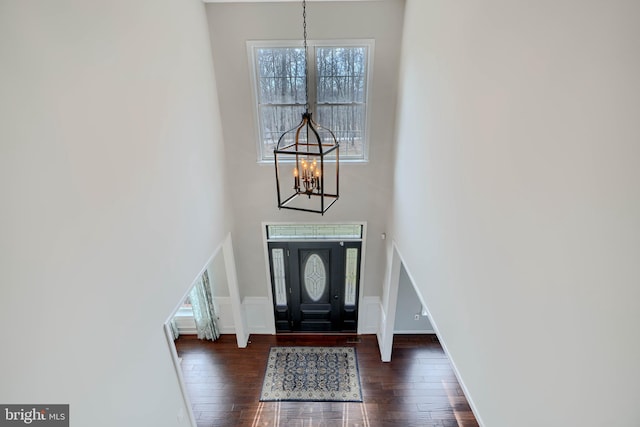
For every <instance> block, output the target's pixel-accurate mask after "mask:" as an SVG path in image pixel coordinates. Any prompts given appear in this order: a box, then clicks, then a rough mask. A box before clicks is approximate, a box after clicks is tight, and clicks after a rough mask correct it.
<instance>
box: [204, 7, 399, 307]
mask: <svg viewBox="0 0 640 427" xmlns="http://www.w3.org/2000/svg"><path fill="white" fill-rule="evenodd" d="M403 6H404V3H403V2H402V1H400V0H393V1H385V2H379V1H373V2H340V3H335V2H328V3H317V2H313V3H309V4H307V23H308V33H309V38H310V39H336V38H338V39H339V38H352V39H362V38H374V39H375V57H374V69H373V87H372V91H371V94H370V95H371V98H370V100H371V102H372V116H371V123H372V132H371V148H370V162H369V163H368V164H347V163H344V162H343V163H341V165H340V200H339V201H338V202H336V204H335V205H333V206H332V207H331V209H329V211H328V212H327V213H326V214H325V215H324V216H320V215H317V214H310V213H305V212H295V211H288V210H282V211H279V210H278V208H277V202H276V187H275V175H274V170H273V169H274V168H273V165H272V164H267V165H264V164H262V165H259V164H257V152H256V141H255V139H256V130H255V122H254V117H253V114H254V113H253V111H254V108H253V102H254V99H253V97H252V95H251V85H250V78H249V68H248V58H247V47H246V42H247V40H283V39H290V40H301V39H302V7H301V5H300V3H298V2H293V3H264V4H258V3H244V4H230V3H226V4H207V6H206V8H207V17H208V20H209V25H210V31H211V38H212V48H213V57H214V63H215V67H216V75H217V77H218V78H217V82H218V90H219V92H220V100H221V105H223V106H224V108H223V109H222V124H223V128H224V135H225V141H227V146H226V152H227V161H228V165H229V171H230V189H231V198H232V203H233V207H234V214H235V219H236V224H237V227H236V228H235V229H234V249H235V255H236V261H237V263H238V281H239V285H240V292H241V295H242V297H266V296H267V292H268V286H270V285H269V283H267V274H266V272H265V269H266V268H268V266H267V265H266V264H265V256H264V253H263V250H264V246H263V242H262V236H263V231H262V229H261V226H262V223H263V222H288V221H291V222H344V221H366V222H367V230H368V232H369V236H370V238H369V239H368V240H367V247H366V248H365V250H366V257H367V260H369V259H370V260H372V261H371V262H369V261H367V262H366V264H365V272H364V276H363V282H361V284H362V285H363V287H364V292H363V295H365V296H379V295H380V293H381V287H382V279H383V277H384V263H380V262H377V260H380V259H384V253H385V251H384V245H383V242H382V241H381V240H380V238H379V236H380V234H381V233H382V232H383V231H385V229H384V227H385V225H386V223H387V218H388V213H389V206H390V205H389V202H390V199H391V184H390V181H391V176H392V174H391V168H390V165H391V162H390V160H389V158H390V156H391V154H392V139H393V129H394V118H395V100H396V95H397V75H398V74H397V73H398V59H399V50H398V46H399V44H400V36H401V31H402V17H403ZM363 17H366V19H363Z"/></svg>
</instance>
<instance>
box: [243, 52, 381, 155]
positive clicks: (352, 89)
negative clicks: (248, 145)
mask: <svg viewBox="0 0 640 427" xmlns="http://www.w3.org/2000/svg"><path fill="white" fill-rule="evenodd" d="M307 44H308V54H309V58H308V59H309V67H308V73H309V75H308V77H309V87H308V97H309V109H310V110H311V112H312V114H313V118H314V120H315V121H316V122H317V123H318V124H320V125H322V126H323V127H326V128H329V129H331V130H332V131H333V133H334V134H335V136H336V138H337V139H338V141H339V142H340V160H347V161H366V160H367V158H368V140H367V116H368V106H369V104H368V85H369V80H370V78H369V73H370V71H369V70H370V69H371V57H372V51H373V40H351V41H336V40H332V41H330V42H321V41H313V40H309V41H308V42H307ZM247 48H248V51H249V60H250V63H251V64H253V67H252V69H253V73H252V82H253V90H254V96H255V108H256V117H257V119H258V126H257V128H258V135H257V142H258V161H264V162H267V161H269V162H270V161H272V160H273V149H274V148H275V146H276V144H277V143H278V138H280V135H282V134H283V133H284V132H286V131H287V130H289V129H292V128H294V127H295V126H297V125H298V123H300V119H301V117H302V113H303V112H304V109H305V96H306V94H305V55H304V47H302V43H301V42H298V41H285V42H248V43H247Z"/></svg>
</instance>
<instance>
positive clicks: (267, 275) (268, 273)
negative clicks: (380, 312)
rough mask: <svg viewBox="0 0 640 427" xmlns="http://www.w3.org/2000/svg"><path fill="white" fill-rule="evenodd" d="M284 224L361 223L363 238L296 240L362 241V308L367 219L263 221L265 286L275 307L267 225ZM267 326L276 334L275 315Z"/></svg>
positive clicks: (360, 302)
mask: <svg viewBox="0 0 640 427" xmlns="http://www.w3.org/2000/svg"><path fill="white" fill-rule="evenodd" d="M283 224H291V225H305V224H311V225H315V224H359V225H361V226H362V238H361V239H326V240H325V239H322V240H319V239H308V240H296V241H300V242H304V241H313V242H315V241H323V242H324V241H326V242H349V241H357V242H361V243H362V245H361V248H360V271H359V274H360V280H359V291H358V308H359V309H360V308H361V307H363V303H364V294H365V289H366V285H365V284H366V275H365V264H366V252H367V250H366V248H367V222H366V221H334V222H308V221H305V222H302V221H298V222H296V221H287V222H282V221H280V222H276V221H263V222H262V232H261V233H262V246H263V251H262V253H263V256H264V267H265V269H264V271H265V279H266V280H265V286H266V288H267V299H268V301H269V304H270V307H271V308H273V306H274V296H273V292H272V290H271V265H270V261H269V245H268V243H269V241H270V240H269V239H267V226H268V225H283ZM364 318H365V316H360V315H359V316H358V327H357V332H356V333H357V334H360V333H361V332H360V331H361V330H363V328H364V327H365V325H364V323H363V322H364ZM267 328H268V329H269V330H270V333H271V334H275V333H276V322H275V316H273V315H271V316H269V324H268V325H267Z"/></svg>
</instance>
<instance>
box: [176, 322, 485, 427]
mask: <svg viewBox="0 0 640 427" xmlns="http://www.w3.org/2000/svg"><path fill="white" fill-rule="evenodd" d="M353 341H358V342H353ZM278 345H280V346H294V345H309V346H354V347H356V349H357V354H358V365H359V369H360V381H361V383H362V394H363V403H336V402H260V401H259V398H260V389H261V387H262V380H263V374H264V371H265V367H266V361H267V355H268V353H269V349H270V348H271V347H272V346H278ZM176 348H177V351H178V355H179V357H181V358H182V370H183V374H184V379H185V383H186V386H187V390H188V393H189V398H190V400H191V404H192V406H193V412H194V415H195V417H196V420H197V423H198V427H213V426H215V427H223V426H250V427H258V426H269V427H276V426H279V427H325V426H326V427H333V426H336V427H337V426H344V427H346V426H349V427H359V426H362V427H378V426H380V427H387V426H388V427H413V426H415V427H454V426H460V427H473V426H478V423H477V422H476V419H475V417H474V416H473V413H472V412H471V408H470V407H469V404H468V403H467V400H466V398H465V396H464V393H463V392H462V389H461V388H460V385H459V384H458V381H457V380H456V377H455V375H454V373H453V370H452V368H451V365H450V363H449V360H448V359H447V357H446V355H445V353H444V351H443V350H442V347H441V346H440V343H439V342H438V340H437V339H436V337H435V335H398V336H396V337H395V339H394V350H393V360H392V361H391V362H389V363H383V362H381V361H380V353H379V350H378V342H377V339H376V336H375V335H360V336H357V337H356V336H355V335H328V336H327V335H319V334H317V335H252V336H251V339H250V343H249V345H248V346H247V348H244V349H239V348H238V347H237V344H236V338H235V335H223V336H222V337H221V338H220V339H219V340H218V341H215V342H210V341H200V340H198V339H197V338H195V336H191V335H187V336H181V337H180V338H178V339H177V340H176Z"/></svg>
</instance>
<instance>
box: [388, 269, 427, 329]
mask: <svg viewBox="0 0 640 427" xmlns="http://www.w3.org/2000/svg"><path fill="white" fill-rule="evenodd" d="M422 308H423V306H422V301H421V300H420V297H419V296H418V294H417V293H416V289H415V288H414V287H413V284H412V283H411V278H410V277H409V275H408V274H407V270H405V269H404V267H402V266H401V268H400V279H399V280H398V298H397V302H396V316H395V322H394V324H393V332H394V333H395V334H424V333H433V332H434V331H433V326H431V322H429V317H428V316H423V315H422ZM415 316H418V318H417V319H416V318H415Z"/></svg>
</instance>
